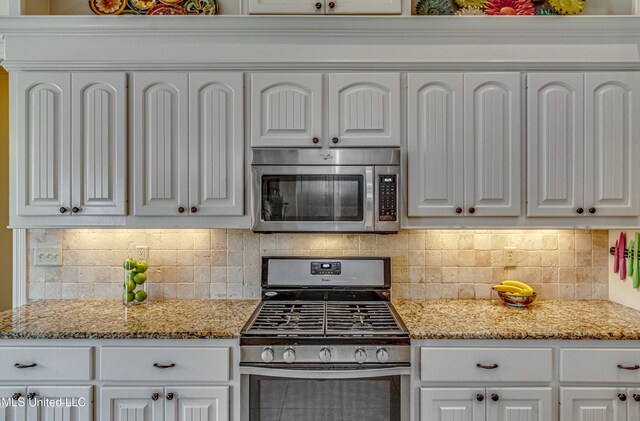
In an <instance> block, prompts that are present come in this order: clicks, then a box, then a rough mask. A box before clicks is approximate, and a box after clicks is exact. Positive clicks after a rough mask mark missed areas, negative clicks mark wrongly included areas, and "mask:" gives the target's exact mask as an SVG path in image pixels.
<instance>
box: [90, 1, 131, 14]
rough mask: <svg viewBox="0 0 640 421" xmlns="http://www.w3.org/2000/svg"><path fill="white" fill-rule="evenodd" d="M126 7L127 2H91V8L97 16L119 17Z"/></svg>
mask: <svg viewBox="0 0 640 421" xmlns="http://www.w3.org/2000/svg"><path fill="white" fill-rule="evenodd" d="M126 5H127V1H126V0H89V7H91V10H92V11H93V13H95V14H96V15H119V14H120V13H122V11H123V10H124V8H125V6H126Z"/></svg>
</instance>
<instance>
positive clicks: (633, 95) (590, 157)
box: [528, 72, 640, 217]
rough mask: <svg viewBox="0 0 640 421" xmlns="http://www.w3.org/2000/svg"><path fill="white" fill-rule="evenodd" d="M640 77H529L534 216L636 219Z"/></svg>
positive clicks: (639, 201)
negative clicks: (634, 217) (588, 216)
mask: <svg viewBox="0 0 640 421" xmlns="http://www.w3.org/2000/svg"><path fill="white" fill-rule="evenodd" d="M639 95H640V74H639V73H637V72H607V73H533V74H530V75H529V96H528V105H529V107H528V108H529V140H528V148H529V177H528V180H529V189H528V197H529V206H528V215H529V216H569V217H575V216H580V215H590V216H638V215H640V191H638V189H637V188H634V181H635V180H637V179H638V177H639V176H640V168H639V167H638V165H637V162H638V158H639V156H638V154H639V152H640V149H639V142H640V133H639V132H638V127H636V126H637V118H636V115H637V113H638V110H640V98H639Z"/></svg>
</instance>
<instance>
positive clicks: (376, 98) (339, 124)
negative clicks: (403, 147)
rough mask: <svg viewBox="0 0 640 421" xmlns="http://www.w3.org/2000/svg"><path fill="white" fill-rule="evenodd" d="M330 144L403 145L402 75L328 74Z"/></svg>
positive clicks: (346, 145) (338, 145)
mask: <svg viewBox="0 0 640 421" xmlns="http://www.w3.org/2000/svg"><path fill="white" fill-rule="evenodd" d="M329 137H330V139H331V146H335V147H350V146H355V147H358V146H400V75H399V74H398V73H335V74H329Z"/></svg>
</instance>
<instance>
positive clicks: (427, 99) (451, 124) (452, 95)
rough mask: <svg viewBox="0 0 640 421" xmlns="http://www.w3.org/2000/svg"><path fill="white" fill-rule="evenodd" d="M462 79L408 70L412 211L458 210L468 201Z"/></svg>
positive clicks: (439, 212)
mask: <svg viewBox="0 0 640 421" xmlns="http://www.w3.org/2000/svg"><path fill="white" fill-rule="evenodd" d="M462 79H463V78H462V74H461V73H428V74H410V75H409V76H408V82H407V84H408V102H409V107H408V114H409V116H408V118H409V129H408V145H407V146H408V149H407V156H408V166H409V168H408V171H409V177H408V191H409V197H408V200H409V216H453V215H455V214H456V208H458V207H460V208H461V207H462V206H463V201H464V161H463V125H462V122H463V120H462V119H463V103H462V95H463V90H462V83H463V81H462Z"/></svg>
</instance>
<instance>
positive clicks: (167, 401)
mask: <svg viewBox="0 0 640 421" xmlns="http://www.w3.org/2000/svg"><path fill="white" fill-rule="evenodd" d="M98 419H99V420H100V421H192V420H198V421H228V420H229V387H227V386H216V387H205V386H202V387H103V388H101V390H100V411H99V417H98Z"/></svg>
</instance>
